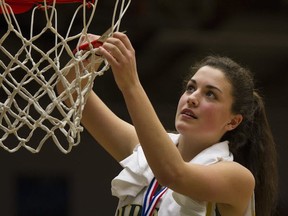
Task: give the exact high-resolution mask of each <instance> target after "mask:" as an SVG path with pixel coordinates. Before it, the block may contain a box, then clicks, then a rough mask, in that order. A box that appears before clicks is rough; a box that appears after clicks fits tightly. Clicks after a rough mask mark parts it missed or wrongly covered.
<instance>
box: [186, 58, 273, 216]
mask: <svg viewBox="0 0 288 216" xmlns="http://www.w3.org/2000/svg"><path fill="white" fill-rule="evenodd" d="M203 66H210V67H213V68H215V69H219V70H220V71H222V72H223V73H224V74H225V77H226V78H227V79H228V80H229V82H230V83H231V86H232V97H233V104H232V112H233V113H234V114H242V116H243V121H242V122H241V124H240V125H239V126H238V127H237V128H236V129H234V130H232V131H229V132H227V133H226V134H225V135H224V136H223V137H222V139H221V140H228V141H229V148H230V151H231V152H232V153H233V155H234V160H235V161H236V162H238V163H240V164H242V165H243V166H245V167H246V168H248V169H249V170H250V171H251V172H252V173H253V175H254V178H255V181H256V186H255V202H256V215H260V216H271V215H273V211H274V210H275V207H276V202H277V187H278V184H277V183H278V172H277V155H276V147H275V143H274V139H273V136H272V132H271V129H270V126H269V123H268V120H267V117H266V111H265V106H264V102H263V99H262V97H261V96H260V94H259V92H258V91H256V90H255V87H254V81H253V76H252V74H251V72H250V71H249V70H248V69H246V68H244V67H242V66H240V65H239V64H238V63H236V62H235V61H233V60H231V59H230V58H227V57H221V56H208V57H206V58H204V59H203V60H201V61H200V62H199V63H197V64H196V65H195V66H193V67H192V68H191V71H190V72H191V73H189V76H188V77H187V79H186V81H185V83H184V86H186V83H187V80H189V79H190V78H191V77H192V76H193V75H194V74H195V73H196V72H197V71H198V70H199V69H200V68H201V67H203Z"/></svg>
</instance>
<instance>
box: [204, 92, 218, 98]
mask: <svg viewBox="0 0 288 216" xmlns="http://www.w3.org/2000/svg"><path fill="white" fill-rule="evenodd" d="M206 96H207V97H209V98H212V99H216V95H215V94H214V92H212V91H208V92H207V93H206Z"/></svg>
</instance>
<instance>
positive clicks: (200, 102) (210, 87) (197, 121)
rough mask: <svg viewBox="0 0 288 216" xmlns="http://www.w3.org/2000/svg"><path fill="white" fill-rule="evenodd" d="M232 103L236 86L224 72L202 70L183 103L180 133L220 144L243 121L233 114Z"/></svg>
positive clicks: (177, 122)
mask: <svg viewBox="0 0 288 216" xmlns="http://www.w3.org/2000/svg"><path fill="white" fill-rule="evenodd" d="M232 102H233V98H232V87H231V84H230V82H229V81H228V80H227V78H226V77H225V75H224V73H223V72H222V71H220V70H218V69H215V68H213V67H210V66H204V67H202V68H200V69H199V70H198V71H197V72H196V74H195V75H194V76H193V77H192V78H191V79H190V81H189V82H188V84H187V87H186V91H185V92H184V93H183V95H182V96H181V98H180V100H179V103H178V108H177V112H176V119H175V126H176V129H177V131H178V132H179V133H180V134H182V135H183V136H186V137H188V138H191V139H193V140H194V141H197V140H198V141H201V142H206V143H210V144H214V143H216V142H218V141H219V140H220V139H221V137H222V136H223V135H224V134H225V133H226V132H227V131H228V130H232V129H234V128H235V127H237V125H238V124H239V123H240V122H241V120H242V117H241V116H240V115H234V114H232V112H231V106H232ZM237 116H238V117H239V116H240V117H241V118H240V117H239V118H240V119H237ZM235 117H236V119H235Z"/></svg>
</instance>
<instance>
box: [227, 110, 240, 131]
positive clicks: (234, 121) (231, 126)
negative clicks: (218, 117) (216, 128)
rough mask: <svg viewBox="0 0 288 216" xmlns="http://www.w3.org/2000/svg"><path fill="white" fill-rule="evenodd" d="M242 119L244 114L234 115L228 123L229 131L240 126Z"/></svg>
mask: <svg viewBox="0 0 288 216" xmlns="http://www.w3.org/2000/svg"><path fill="white" fill-rule="evenodd" d="M242 120H243V116H242V115H241V114H236V115H233V117H232V119H231V121H230V122H228V123H227V125H226V129H227V130H228V131H231V130H234V129H235V128H237V127H238V125H239V124H240V123H241V122H242Z"/></svg>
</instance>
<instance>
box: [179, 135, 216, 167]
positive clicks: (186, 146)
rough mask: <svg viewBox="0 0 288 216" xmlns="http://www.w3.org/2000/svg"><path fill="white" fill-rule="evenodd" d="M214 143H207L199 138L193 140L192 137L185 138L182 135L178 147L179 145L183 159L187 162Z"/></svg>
mask: <svg viewBox="0 0 288 216" xmlns="http://www.w3.org/2000/svg"><path fill="white" fill-rule="evenodd" d="M215 143H216V142H215ZM213 144H214V143H213ZM213 144H211V143H209V144H207V143H203V142H199V141H197V140H193V139H191V138H189V139H188V138H185V137H184V136H182V135H180V138H179V141H178V145H177V147H178V150H179V152H180V154H181V156H182V158H183V160H184V161H186V162H189V161H191V160H192V159H193V158H194V157H195V156H196V155H198V154H199V153H200V152H201V151H203V150H204V149H206V148H208V147H210V146H212V145H213Z"/></svg>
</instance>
